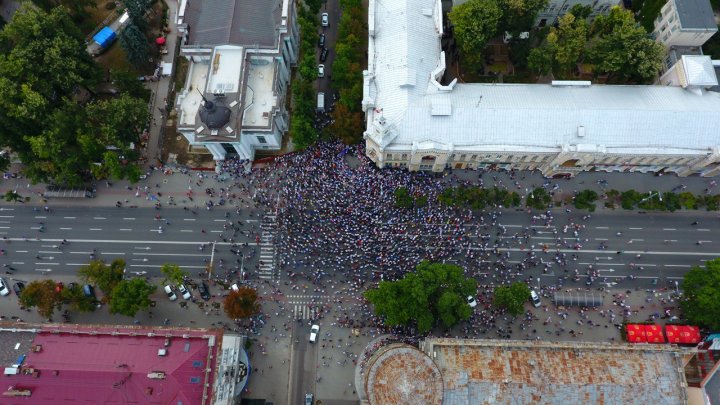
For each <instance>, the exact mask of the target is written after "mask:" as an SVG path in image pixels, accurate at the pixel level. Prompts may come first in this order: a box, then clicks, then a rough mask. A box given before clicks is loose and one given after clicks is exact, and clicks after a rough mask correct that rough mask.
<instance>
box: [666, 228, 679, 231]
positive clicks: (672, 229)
mask: <svg viewBox="0 0 720 405" xmlns="http://www.w3.org/2000/svg"><path fill="white" fill-rule="evenodd" d="M663 231H677V229H675V228H663Z"/></svg>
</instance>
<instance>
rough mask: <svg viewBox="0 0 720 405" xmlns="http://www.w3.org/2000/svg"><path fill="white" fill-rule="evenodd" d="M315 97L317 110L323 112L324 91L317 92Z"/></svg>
mask: <svg viewBox="0 0 720 405" xmlns="http://www.w3.org/2000/svg"><path fill="white" fill-rule="evenodd" d="M317 97H318V99H317V110H318V112H325V93H323V92H320V93H318V96H317Z"/></svg>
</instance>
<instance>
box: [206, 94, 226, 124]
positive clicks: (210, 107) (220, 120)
mask: <svg viewBox="0 0 720 405" xmlns="http://www.w3.org/2000/svg"><path fill="white" fill-rule="evenodd" d="M199 113H200V119H201V120H202V122H203V123H205V125H207V127H208V128H210V129H220V128H222V127H224V126H225V125H226V124H227V123H228V122H230V108H228V107H227V106H225V105H223V104H220V103H219V102H218V101H217V100H215V101H210V100H208V99H206V98H205V97H203V104H202V106H201V107H200V111H199Z"/></svg>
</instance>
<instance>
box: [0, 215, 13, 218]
mask: <svg viewBox="0 0 720 405" xmlns="http://www.w3.org/2000/svg"><path fill="white" fill-rule="evenodd" d="M0 218H15V215H0Z"/></svg>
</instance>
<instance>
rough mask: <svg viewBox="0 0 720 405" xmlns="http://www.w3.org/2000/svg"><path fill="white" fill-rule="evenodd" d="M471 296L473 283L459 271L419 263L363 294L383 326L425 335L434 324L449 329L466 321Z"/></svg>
mask: <svg viewBox="0 0 720 405" xmlns="http://www.w3.org/2000/svg"><path fill="white" fill-rule="evenodd" d="M475 293H476V282H475V280H473V279H471V278H466V277H465V276H464V274H463V269H462V268H461V267H459V266H455V265H451V264H443V263H430V262H427V261H423V262H421V263H420V264H418V266H417V268H416V271H415V272H411V273H408V274H406V275H405V277H404V278H402V279H399V280H396V281H381V282H380V285H379V286H378V287H377V288H374V289H371V290H368V291H366V292H365V298H367V300H368V301H370V303H372V304H373V306H374V311H375V314H377V315H379V316H382V317H384V318H385V323H386V324H388V325H400V326H412V325H414V324H415V325H417V328H418V330H419V332H420V333H425V332H427V331H429V330H430V329H431V328H432V327H433V326H434V325H435V324H436V323H438V321H440V323H441V324H442V325H443V326H444V327H447V328H449V327H452V326H453V325H455V324H456V323H457V322H459V321H461V320H464V319H468V318H469V317H470V315H471V314H472V309H471V308H470V306H469V305H468V304H467V297H468V296H469V295H474V294H475Z"/></svg>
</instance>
